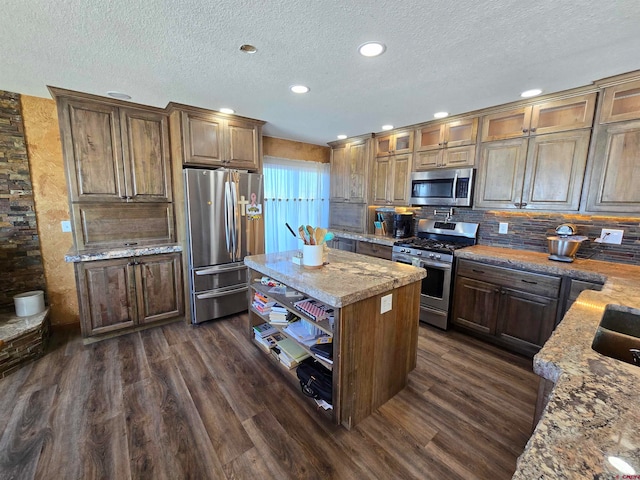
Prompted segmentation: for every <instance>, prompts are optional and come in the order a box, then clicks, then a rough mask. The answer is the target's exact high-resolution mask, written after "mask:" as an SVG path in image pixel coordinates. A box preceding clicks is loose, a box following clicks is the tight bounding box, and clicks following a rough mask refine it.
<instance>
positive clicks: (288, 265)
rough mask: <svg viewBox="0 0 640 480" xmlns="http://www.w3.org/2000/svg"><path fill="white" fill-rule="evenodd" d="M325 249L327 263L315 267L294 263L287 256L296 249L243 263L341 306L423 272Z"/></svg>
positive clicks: (407, 281)
mask: <svg viewBox="0 0 640 480" xmlns="http://www.w3.org/2000/svg"><path fill="white" fill-rule="evenodd" d="M327 252H328V263H326V264H325V265H324V266H323V267H322V268H318V269H308V268H306V267H303V266H301V265H296V264H294V263H293V262H292V261H291V258H292V257H293V256H295V255H296V254H297V253H298V252H297V250H293V251H290V252H280V253H269V254H265V255H251V256H249V257H245V259H244V263H245V264H246V265H247V266H248V267H249V268H252V269H254V270H257V271H258V272H260V273H262V274H264V275H267V276H269V277H271V278H273V279H274V280H276V281H278V282H282V283H284V284H286V285H288V286H290V287H292V288H295V289H296V290H299V291H300V292H302V293H304V294H306V295H309V296H311V297H314V298H317V299H318V300H320V301H322V302H325V303H326V304H328V305H331V306H332V307H344V306H345V305H349V304H351V303H355V302H357V301H360V300H363V299H365V298H369V297H373V296H374V295H378V294H380V293H384V292H388V291H389V290H393V289H394V288H398V287H402V286H404V285H408V284H410V283H413V282H417V281H419V280H421V279H423V278H424V277H425V276H426V270H425V269H424V268H418V267H412V266H411V265H405V264H403V263H398V262H390V261H389V260H383V259H380V258H375V257H369V256H366V255H359V254H357V253H351V252H345V251H342V250H336V249H327Z"/></svg>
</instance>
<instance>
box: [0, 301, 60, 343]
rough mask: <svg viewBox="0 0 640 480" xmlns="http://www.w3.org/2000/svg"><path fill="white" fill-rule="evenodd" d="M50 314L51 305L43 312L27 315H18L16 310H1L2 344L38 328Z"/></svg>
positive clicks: (0, 329)
mask: <svg viewBox="0 0 640 480" xmlns="http://www.w3.org/2000/svg"><path fill="white" fill-rule="evenodd" d="M48 315H49V307H47V308H45V309H44V310H43V311H42V312H39V313H35V314H33V315H29V316H27V317H18V316H17V315H16V314H15V313H14V312H1V313H0V345H2V343H9V342H11V341H12V340H14V339H16V338H18V337H21V336H22V335H25V334H27V333H29V332H31V331H33V330H37V329H38V328H40V327H41V326H42V324H43V323H44V321H45V320H46V319H47V316H48Z"/></svg>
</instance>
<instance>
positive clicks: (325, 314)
mask: <svg viewBox="0 0 640 480" xmlns="http://www.w3.org/2000/svg"><path fill="white" fill-rule="evenodd" d="M293 306H294V307H295V308H297V309H298V310H300V311H301V312H303V313H304V314H305V315H306V316H308V317H309V318H311V319H312V320H315V321H316V322H319V321H320V320H328V319H330V317H333V308H332V307H330V306H329V305H325V304H324V303H322V302H320V301H318V300H315V299H313V298H303V299H302V300H298V301H297V302H294V303H293Z"/></svg>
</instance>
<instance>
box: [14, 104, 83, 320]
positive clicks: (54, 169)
mask: <svg viewBox="0 0 640 480" xmlns="http://www.w3.org/2000/svg"><path fill="white" fill-rule="evenodd" d="M21 102H22V118H23V122H24V131H25V136H26V140H27V152H28V155H29V169H30V171H31V181H32V183H33V196H34V201H35V207H36V220H37V223H38V234H39V236H40V248H41V251H42V261H43V264H44V276H45V280H46V283H47V295H48V299H49V307H50V309H51V322H52V323H53V324H54V325H62V324H67V323H78V322H79V319H80V316H79V313H78V296H77V294H76V282H75V276H74V273H73V264H70V263H66V262H65V261H64V255H65V254H66V253H67V252H68V251H69V249H70V248H71V247H72V246H73V240H72V238H71V233H63V232H62V230H61V227H60V221H62V220H69V202H68V198H67V183H66V179H65V176H64V165H63V160H62V145H61V143H60V130H59V127H58V114H57V112H56V104H55V102H54V101H53V100H50V99H47V98H38V97H30V96H26V95H22V96H21Z"/></svg>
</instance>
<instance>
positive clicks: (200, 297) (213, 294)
mask: <svg viewBox="0 0 640 480" xmlns="http://www.w3.org/2000/svg"><path fill="white" fill-rule="evenodd" d="M247 290H249V287H247V286H244V287H238V288H234V289H232V290H224V291H212V292H206V293H198V294H196V298H197V299H198V300H204V299H205V298H218V297H224V296H227V295H231V294H232V293H241V292H246V291H247Z"/></svg>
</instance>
